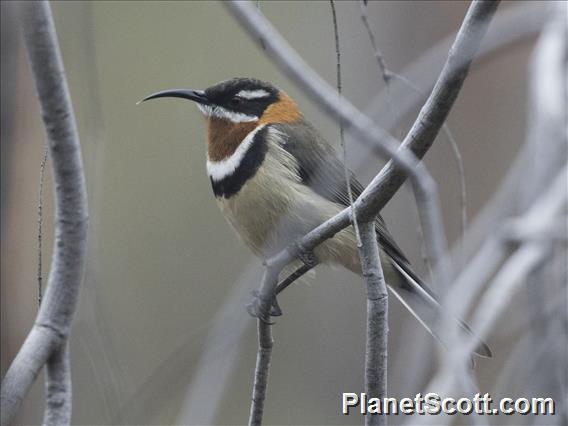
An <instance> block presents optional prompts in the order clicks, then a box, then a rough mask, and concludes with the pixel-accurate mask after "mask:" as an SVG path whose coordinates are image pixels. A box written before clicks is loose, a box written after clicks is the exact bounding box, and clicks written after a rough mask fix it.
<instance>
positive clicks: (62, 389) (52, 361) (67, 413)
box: [43, 343, 72, 426]
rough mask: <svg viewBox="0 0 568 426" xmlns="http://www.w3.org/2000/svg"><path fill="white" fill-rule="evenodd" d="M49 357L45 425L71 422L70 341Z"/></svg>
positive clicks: (55, 425) (51, 425)
mask: <svg viewBox="0 0 568 426" xmlns="http://www.w3.org/2000/svg"><path fill="white" fill-rule="evenodd" d="M62 346H63V348H62V349H59V350H56V351H55V352H53V355H51V357H49V360H48V363H49V364H48V365H50V366H51V367H50V368H47V370H46V382H45V385H46V386H45V390H46V392H45V394H46V396H45V414H44V418H43V424H44V425H45V426H58V425H68V424H71V408H72V407H71V366H70V363H69V343H65V344H63V345H62Z"/></svg>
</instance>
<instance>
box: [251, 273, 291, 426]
mask: <svg viewBox="0 0 568 426" xmlns="http://www.w3.org/2000/svg"><path fill="white" fill-rule="evenodd" d="M283 266H285V265H282V264H274V265H271V264H267V266H266V269H265V271H264V276H263V279H262V284H261V287H260V293H259V298H260V300H261V302H262V301H264V302H265V303H264V304H263V306H264V309H265V312H264V314H262V313H261V315H260V316H259V317H258V320H257V326H258V352H257V355H256V367H255V371H254V384H253V390H252V401H251V406H250V416H249V425H250V426H260V425H261V424H262V415H263V413H264V401H265V400H266V388H267V386H268V374H269V371H270V360H271V356H272V347H273V346H274V340H273V338H272V324H271V323H270V322H269V319H270V315H269V310H270V307H271V306H272V301H273V300H274V292H273V289H274V288H275V287H276V284H277V280H278V274H279V272H280V270H281V268H282V267H283ZM261 309H262V306H261Z"/></svg>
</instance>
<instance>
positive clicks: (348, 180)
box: [329, 0, 361, 247]
mask: <svg viewBox="0 0 568 426" xmlns="http://www.w3.org/2000/svg"><path fill="white" fill-rule="evenodd" d="M329 4H330V6H331V16H332V18H333V35H334V39H335V57H336V61H337V62H336V80H337V93H338V94H339V96H341V89H342V81H341V49H340V47H339V29H338V25H337V12H336V11H335V0H329ZM339 141H340V144H341V150H342V154H343V172H344V174H345V185H346V186H347V196H348V198H349V206H350V208H351V214H352V215H353V218H352V219H351V222H352V223H353V229H354V230H355V238H356V239H357V247H361V235H360V234H359V224H358V222H357V213H356V212H355V210H354V209H353V191H352V190H351V176H350V173H349V169H348V168H347V146H346V145H345V129H344V128H343V123H339Z"/></svg>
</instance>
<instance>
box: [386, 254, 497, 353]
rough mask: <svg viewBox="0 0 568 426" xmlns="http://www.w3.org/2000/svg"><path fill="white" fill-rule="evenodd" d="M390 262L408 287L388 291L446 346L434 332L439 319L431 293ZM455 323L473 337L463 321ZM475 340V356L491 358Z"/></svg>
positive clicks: (392, 288) (395, 262) (484, 348)
mask: <svg viewBox="0 0 568 426" xmlns="http://www.w3.org/2000/svg"><path fill="white" fill-rule="evenodd" d="M391 260H392V265H393V266H394V268H395V269H396V270H397V271H398V272H400V274H401V276H402V278H403V279H404V280H405V283H406V284H407V285H408V286H406V287H405V286H402V287H395V286H389V289H390V290H391V292H392V293H393V294H394V295H395V296H396V298H397V299H398V300H400V302H401V303H402V304H403V305H404V306H405V307H406V308H407V309H408V311H409V312H410V313H411V314H412V315H413V316H414V317H415V318H416V319H417V320H418V322H419V323H420V324H422V326H424V328H425V329H426V330H427V331H428V332H429V333H430V334H431V335H432V336H433V337H434V338H435V339H436V340H438V341H439V342H440V343H441V344H442V345H444V346H447V345H446V344H445V342H444V340H443V338H441V336H439V335H438V334H437V333H436V331H435V324H436V321H438V320H439V318H440V304H439V303H438V301H437V300H436V299H435V298H434V297H433V295H432V294H431V291H427V290H425V288H424V287H423V285H421V283H418V282H417V281H416V279H415V278H414V275H415V274H414V273H412V272H411V273H410V274H409V273H408V271H407V270H406V269H407V268H405V267H406V265H400V264H399V263H398V262H397V261H396V260H394V259H391ZM411 274H412V275H411ZM456 321H458V322H459V326H460V329H461V330H462V331H463V332H464V333H467V334H468V335H470V336H473V337H475V334H474V333H473V332H472V330H471V328H469V326H468V325H467V324H466V323H465V322H464V321H462V320H459V319H456ZM475 338H476V340H477V342H478V344H477V347H476V350H475V354H476V355H479V356H481V357H484V358H491V357H492V356H493V354H492V352H491V349H490V348H489V346H488V345H487V344H486V343H485V342H483V341H482V340H480V339H478V338H477V337H475Z"/></svg>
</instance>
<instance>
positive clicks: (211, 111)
mask: <svg viewBox="0 0 568 426" xmlns="http://www.w3.org/2000/svg"><path fill="white" fill-rule="evenodd" d="M196 105H197V107H198V108H199V110H200V111H201V112H202V113H203V115H205V116H206V117H215V118H222V119H225V120H229V121H232V122H233V123H247V122H250V121H256V120H258V117H255V116H254V115H247V114H242V113H240V112H233V111H228V110H226V109H225V108H223V107H220V106H214V107H212V106H210V105H202V104H199V103H197V104H196Z"/></svg>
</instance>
